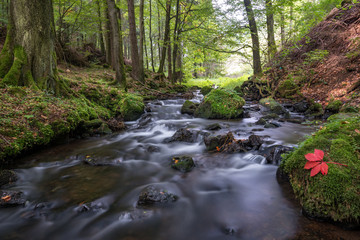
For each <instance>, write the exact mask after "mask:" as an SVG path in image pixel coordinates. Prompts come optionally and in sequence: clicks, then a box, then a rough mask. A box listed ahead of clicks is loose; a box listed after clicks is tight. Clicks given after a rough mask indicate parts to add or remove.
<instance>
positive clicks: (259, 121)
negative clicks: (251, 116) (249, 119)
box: [255, 117, 267, 125]
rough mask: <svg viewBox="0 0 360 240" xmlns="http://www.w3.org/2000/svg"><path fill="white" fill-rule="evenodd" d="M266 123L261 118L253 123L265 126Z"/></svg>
mask: <svg viewBox="0 0 360 240" xmlns="http://www.w3.org/2000/svg"><path fill="white" fill-rule="evenodd" d="M266 123H267V121H266V120H265V119H264V118H263V117H262V118H260V119H259V120H257V121H256V122H255V124H256V125H265V124H266Z"/></svg>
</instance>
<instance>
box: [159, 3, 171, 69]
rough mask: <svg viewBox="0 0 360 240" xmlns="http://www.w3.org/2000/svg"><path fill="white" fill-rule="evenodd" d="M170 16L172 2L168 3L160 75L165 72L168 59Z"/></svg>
mask: <svg viewBox="0 0 360 240" xmlns="http://www.w3.org/2000/svg"><path fill="white" fill-rule="evenodd" d="M170 14H171V0H167V1H166V19H165V33H164V43H163V46H162V51H161V59H160V66H159V70H158V73H163V72H164V65H165V59H166V47H167V46H168V45H169V42H170Z"/></svg>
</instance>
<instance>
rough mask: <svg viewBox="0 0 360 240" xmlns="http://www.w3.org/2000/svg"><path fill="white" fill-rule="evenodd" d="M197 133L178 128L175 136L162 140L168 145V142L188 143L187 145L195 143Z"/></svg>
mask: <svg viewBox="0 0 360 240" xmlns="http://www.w3.org/2000/svg"><path fill="white" fill-rule="evenodd" d="M198 135H199V132H198V131H194V130H189V129H186V128H180V129H179V130H177V131H176V132H175V134H174V135H173V136H172V137H170V138H166V139H165V140H164V142H165V143H170V142H189V143H194V142H196V140H197V138H198Z"/></svg>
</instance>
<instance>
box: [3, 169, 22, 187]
mask: <svg viewBox="0 0 360 240" xmlns="http://www.w3.org/2000/svg"><path fill="white" fill-rule="evenodd" d="M17 179H18V177H17V176H16V173H15V172H14V171H11V170H1V171H0V187H1V186H4V185H6V184H11V183H13V182H16V181H17Z"/></svg>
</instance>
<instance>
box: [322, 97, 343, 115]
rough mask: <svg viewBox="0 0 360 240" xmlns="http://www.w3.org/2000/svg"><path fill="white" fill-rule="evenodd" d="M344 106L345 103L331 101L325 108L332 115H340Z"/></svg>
mask: <svg viewBox="0 0 360 240" xmlns="http://www.w3.org/2000/svg"><path fill="white" fill-rule="evenodd" d="M342 105H343V103H342V102H341V101H340V100H335V101H331V102H329V104H328V105H327V106H326V107H325V111H329V112H332V113H338V112H339V111H340V108H341V106H342Z"/></svg>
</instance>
